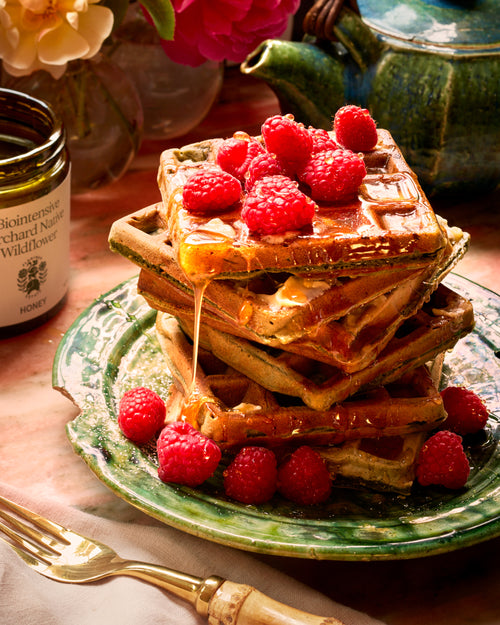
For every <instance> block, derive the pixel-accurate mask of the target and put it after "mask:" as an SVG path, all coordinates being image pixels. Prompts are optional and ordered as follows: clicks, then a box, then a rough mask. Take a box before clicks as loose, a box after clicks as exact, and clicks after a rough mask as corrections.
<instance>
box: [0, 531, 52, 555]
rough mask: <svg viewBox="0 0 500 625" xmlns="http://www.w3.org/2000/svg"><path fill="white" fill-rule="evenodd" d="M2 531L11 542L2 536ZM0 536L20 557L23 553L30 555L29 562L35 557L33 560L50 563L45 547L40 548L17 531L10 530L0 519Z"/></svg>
mask: <svg viewBox="0 0 500 625" xmlns="http://www.w3.org/2000/svg"><path fill="white" fill-rule="evenodd" d="M2 533H3V534H4V535H5V536H8V537H9V538H10V540H11V541H13V542H10V541H9V540H7V539H6V538H5V537H4V536H2ZM0 538H2V539H3V540H4V541H5V542H6V543H7V544H8V545H9V546H10V547H12V549H14V551H15V552H16V553H17V554H18V555H20V556H21V557H23V555H25V554H27V555H28V556H30V563H31V562H32V561H33V560H32V558H36V560H35V562H37V563H39V562H40V561H42V562H44V563H45V564H47V565H49V564H50V560H49V552H48V550H46V549H45V550H42V549H40V548H39V547H37V546H36V545H34V544H33V543H32V542H29V541H27V540H25V539H24V538H23V537H22V536H21V535H19V534H18V533H17V532H15V531H14V530H12V529H11V528H10V527H9V526H8V525H5V523H2V522H1V521H0ZM13 543H14V544H13ZM19 547H22V549H20V548H19ZM21 554H23V555H21ZM23 559H26V558H23Z"/></svg>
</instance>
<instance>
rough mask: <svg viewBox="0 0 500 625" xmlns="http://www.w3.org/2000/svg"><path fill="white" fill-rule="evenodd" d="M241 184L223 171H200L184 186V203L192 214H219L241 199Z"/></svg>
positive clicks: (213, 168)
mask: <svg viewBox="0 0 500 625" xmlns="http://www.w3.org/2000/svg"><path fill="white" fill-rule="evenodd" d="M241 190H242V189H241V183H240V181H239V180H237V179H236V178H235V177H234V176H231V174H228V173H227V172H225V171H222V169H216V168H215V167H210V168H207V169H200V170H198V171H197V172H196V173H195V174H193V175H192V176H191V177H190V178H189V180H188V181H187V182H186V184H185V185H184V189H183V192H182V201H183V204H184V207H185V208H186V209H187V210H188V211H189V212H190V213H205V212H218V211H222V210H225V209H226V208H228V207H229V206H231V205H232V204H235V203H236V202H238V200H239V199H240V195H241Z"/></svg>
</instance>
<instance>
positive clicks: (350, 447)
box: [315, 432, 427, 495]
mask: <svg viewBox="0 0 500 625" xmlns="http://www.w3.org/2000/svg"><path fill="white" fill-rule="evenodd" d="M426 437H427V433H426V432H415V433H413V434H407V435H406V436H393V437H390V436H389V437H387V436H384V437H381V438H378V439H366V438H362V439H358V440H352V441H346V442H345V443H342V444H341V445H335V446H322V447H315V449H316V450H317V451H318V452H319V454H320V455H321V456H322V458H323V459H324V460H325V462H326V465H327V467H328V470H329V471H330V473H331V475H332V476H333V477H334V479H335V485H336V486H337V487H348V488H355V489H363V488H370V489H374V490H382V491H391V492H397V493H401V494H403V495H408V494H409V493H410V490H411V487H412V485H413V482H414V480H415V474H416V463H417V458H418V454H419V452H420V449H421V447H422V445H423V444H424V442H425V439H426Z"/></svg>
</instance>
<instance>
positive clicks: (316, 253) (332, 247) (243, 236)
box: [110, 130, 447, 280]
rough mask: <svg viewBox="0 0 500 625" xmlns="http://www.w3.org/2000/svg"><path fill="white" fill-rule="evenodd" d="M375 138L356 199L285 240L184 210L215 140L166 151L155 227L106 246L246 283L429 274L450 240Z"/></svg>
mask: <svg viewBox="0 0 500 625" xmlns="http://www.w3.org/2000/svg"><path fill="white" fill-rule="evenodd" d="M378 137H379V141H378V143H377V146H376V148H375V149H374V150H372V151H371V152H367V153H366V154H365V155H364V158H365V164H366V167H367V175H366V177H365V179H364V181H363V184H362V185H361V186H360V188H359V193H358V196H357V197H356V198H354V199H353V200H352V201H349V202H347V203H345V204H340V205H332V206H321V210H319V211H317V213H316V216H315V218H314V221H313V224H312V226H311V227H310V228H304V229H303V230H301V231H300V232H294V233H292V234H291V236H287V235H275V236H272V237H257V236H253V235H251V234H250V233H249V232H248V229H247V227H246V226H245V224H244V223H243V222H242V221H241V219H240V214H239V210H236V211H232V212H231V211H226V212H224V213H221V214H219V215H218V216H217V217H215V218H214V217H205V216H200V215H193V214H190V213H188V211H186V209H185V208H184V207H183V205H182V186H183V184H184V182H185V181H186V179H187V178H188V177H189V175H190V174H192V172H193V171H195V170H196V169H198V168H200V167H204V166H205V165H206V163H207V162H213V161H214V159H215V154H216V150H217V146H218V145H219V144H220V140H211V141H206V142H202V143H199V144H193V145H190V146H186V147H184V148H181V149H174V150H167V151H165V152H163V153H162V155H161V159H160V168H159V174H158V183H159V188H160V192H161V195H162V200H163V202H162V205H161V207H160V209H159V215H158V218H157V219H156V223H151V222H148V220H147V219H146V220H144V221H143V222H142V223H141V224H139V223H137V224H136V225H137V228H136V233H135V234H136V237H137V239H136V243H135V246H134V247H135V249H134V248H132V249H131V248H130V247H129V246H128V244H127V241H125V240H123V239H122V237H121V233H120V227H119V225H118V226H117V227H115V225H113V227H112V230H111V233H110V244H111V247H112V248H113V249H115V250H117V251H119V252H120V253H122V254H124V255H125V256H127V257H129V258H132V259H134V258H137V255H138V253H137V245H140V246H142V245H144V247H143V249H141V250H140V251H139V256H141V257H143V258H144V259H145V262H146V263H147V264H149V266H153V265H159V266H161V265H162V264H163V263H164V260H166V259H165V258H164V255H166V254H168V255H169V254H170V250H168V251H167V247H168V246H169V245H170V246H171V247H172V249H173V252H174V256H175V258H176V260H177V262H178V264H179V266H180V267H181V269H182V270H183V272H184V274H185V275H186V276H187V278H188V279H190V280H200V279H207V278H210V279H224V278H228V277H230V278H232V279H245V280H246V279H248V277H249V276H251V275H255V274H258V273H260V272H267V273H277V272H282V271H286V272H291V273H294V274H306V275H311V274H321V273H324V272H328V273H329V275H330V277H332V276H334V275H335V276H355V275H360V274H363V273H370V272H373V271H377V270H380V269H383V270H387V269H389V268H391V269H405V270H406V269H418V268H425V267H428V266H429V265H431V264H432V263H433V262H435V261H436V260H438V258H439V256H440V254H441V253H442V251H443V250H444V249H445V247H446V245H447V238H446V235H445V233H444V232H443V230H442V228H441V226H440V224H439V222H438V220H437V218H436V216H435V214H434V211H433V210H432V208H431V206H430V205H429V203H428V201H427V199H426V198H425V195H424V193H423V192H422V190H421V188H420V186H419V183H418V181H417V179H416V177H415V175H414V174H413V172H412V171H411V169H410V168H409V167H408V165H407V164H406V162H405V160H404V158H403V156H402V154H401V152H400V150H399V149H398V147H397V145H396V144H395V142H394V140H393V139H392V137H391V135H390V133H388V132H387V131H385V130H379V131H378ZM151 216H152V215H151ZM132 221H133V220H132ZM143 235H144V236H143ZM152 248H154V249H153V250H152Z"/></svg>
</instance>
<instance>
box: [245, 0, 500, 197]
mask: <svg viewBox="0 0 500 625" xmlns="http://www.w3.org/2000/svg"><path fill="white" fill-rule="evenodd" d="M346 4H347V3H344V6H342V2H341V0H340V1H339V0H333V1H332V0H320V2H316V4H315V5H314V6H313V7H312V8H311V9H310V11H309V12H308V14H307V15H306V18H305V20H304V30H305V32H306V35H305V37H304V40H303V41H301V42H294V41H291V42H290V41H281V40H268V41H265V42H263V43H262V44H261V45H260V46H259V47H258V48H257V49H256V50H255V51H254V52H253V53H251V54H250V55H249V56H248V57H247V59H246V60H245V62H244V63H243V64H242V65H241V71H242V72H243V73H245V74H252V75H254V76H256V77H259V78H262V79H263V80H265V81H266V82H268V84H269V85H270V86H271V87H272V89H273V90H274V91H275V92H276V94H277V95H278V98H279V100H280V103H281V106H282V110H283V112H290V113H293V114H294V115H295V118H296V119H297V120H298V121H302V122H304V123H305V124H310V125H313V126H318V127H323V128H331V124H332V115H333V114H334V113H335V111H336V110H337V109H338V108H339V107H340V106H342V105H344V104H346V103H352V104H358V105H360V106H363V107H365V108H368V109H369V110H370V112H371V113H372V115H373V117H374V118H375V119H376V121H377V124H378V126H379V127H381V128H387V129H388V130H390V131H391V133H392V135H393V136H394V138H395V139H396V141H397V142H398V144H399V146H400V147H401V149H402V151H403V153H404V154H405V156H406V159H407V160H408V162H409V163H410V165H411V166H412V167H413V169H414V170H415V172H416V173H417V175H418V176H419V179H420V181H421V183H422V185H423V186H424V188H425V189H426V191H427V192H428V193H429V194H436V193H444V194H448V193H464V192H465V193H477V192H480V193H483V192H487V191H491V190H493V189H495V188H496V187H497V186H498V184H499V183H500V2H499V0H476V1H473V0H454V1H453V0H402V1H400V2H395V1H394V0H358V3H357V4H356V3H355V2H351V3H350V6H347V5H346ZM332 5H335V10H336V11H337V13H336V14H335V15H334V16H332V12H331V10H332ZM308 31H309V32H308ZM311 31H312V32H311Z"/></svg>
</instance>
